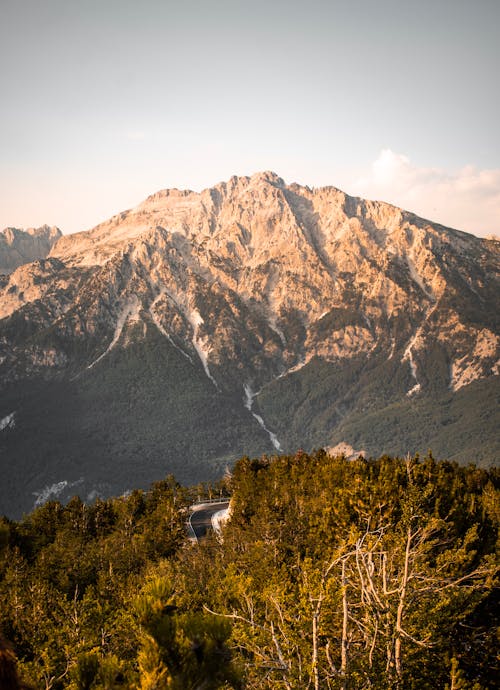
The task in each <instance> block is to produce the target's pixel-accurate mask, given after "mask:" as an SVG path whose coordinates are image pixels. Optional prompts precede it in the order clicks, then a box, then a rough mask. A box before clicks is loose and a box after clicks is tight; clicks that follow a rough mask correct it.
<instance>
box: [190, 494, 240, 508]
mask: <svg viewBox="0 0 500 690" xmlns="http://www.w3.org/2000/svg"><path fill="white" fill-rule="evenodd" d="M230 500H231V496H223V497H222V498H207V499H205V500H203V499H200V500H199V501H196V503H193V505H192V506H190V508H194V507H195V506H204V505H212V504H215V503H228V502H229V501H230Z"/></svg>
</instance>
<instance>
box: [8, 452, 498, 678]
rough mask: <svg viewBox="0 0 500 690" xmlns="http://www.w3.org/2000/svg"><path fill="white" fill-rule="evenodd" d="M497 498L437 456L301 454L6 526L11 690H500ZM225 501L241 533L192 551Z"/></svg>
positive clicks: (490, 479) (76, 503) (212, 538)
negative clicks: (203, 507)
mask: <svg viewBox="0 0 500 690" xmlns="http://www.w3.org/2000/svg"><path fill="white" fill-rule="evenodd" d="M499 491H500V471H499V470H498V469H495V468H492V469H489V470H488V469H482V468H478V467H476V466H475V465H473V464H471V465H469V466H467V467H465V466H459V465H458V464H455V463H452V462H448V461H437V460H435V459H434V458H433V457H432V455H431V454H430V453H429V454H428V456H427V457H425V458H422V457H418V456H417V457H407V458H392V457H388V456H383V457H381V458H378V459H364V458H362V457H360V458H358V459H357V460H347V459H346V458H345V457H343V456H339V457H332V456H330V455H328V454H327V453H326V452H325V451H324V450H318V451H314V452H312V453H305V452H302V451H299V452H297V453H296V454H295V455H289V456H272V457H271V456H262V457H260V458H257V459H250V458H248V457H244V458H242V459H240V460H239V461H238V462H237V463H236V464H235V466H234V469H233V471H232V472H231V473H230V474H229V473H228V474H227V475H226V476H225V477H224V479H223V480H221V481H220V482H219V483H216V484H212V485H205V484H204V485H199V486H196V487H189V488H186V487H182V486H180V485H179V484H178V483H177V482H176V481H175V479H174V478H173V477H172V476H168V477H167V478H166V479H164V480H162V481H159V482H156V483H155V484H153V485H152V486H151V488H150V490H148V491H142V490H136V491H133V492H132V493H130V494H129V495H126V496H122V497H119V498H113V499H107V500H96V501H95V502H94V503H93V504H91V505H86V504H84V503H83V502H82V501H81V500H80V499H79V498H78V497H75V498H73V499H71V500H70V501H69V503H68V504H67V505H61V504H60V503H58V502H56V501H51V502H48V503H46V504H45V505H43V506H41V507H39V508H37V509H36V510H34V511H33V512H32V513H30V514H28V515H26V516H25V517H24V518H23V519H22V520H20V521H18V522H15V521H11V520H8V519H7V518H0V634H1V641H0V686H2V688H3V687H4V686H5V687H16V686H15V684H12V685H10V686H7V680H5V678H7V675H5V678H4V680H2V675H1V674H2V673H4V674H7V671H5V669H6V668H7V666H8V665H9V664H10V667H9V669H10V671H9V672H10V673H11V675H12V676H14V675H16V677H17V679H19V683H18V685H17V687H25V688H27V687H29V688H33V689H35V690H62V689H63V688H64V689H69V690H114V689H127V690H132V689H133V688H139V689H140V690H167V689H168V690H215V689H216V688H225V689H229V688H234V689H241V690H243V689H248V690H271V689H273V690H282V689H283V690H330V689H331V690H336V689H338V690H364V689H366V690H368V689H374V690H377V689H378V690H431V689H432V690H439V689H442V690H493V689H494V688H496V687H498V686H497V682H498V677H500V669H499V661H498V632H499V607H498V593H499V589H498V584H499V561H498V546H499V542H498V526H499V518H500V501H499ZM214 495H215V496H219V495H227V496H230V497H231V504H230V517H229V519H228V521H227V523H226V524H225V526H224V527H223V529H222V531H221V532H220V533H218V534H216V533H211V534H210V535H209V536H207V537H206V538H205V539H203V540H202V541H201V542H200V543H196V542H193V541H191V540H190V539H189V538H188V533H187V529H186V522H187V518H188V514H189V506H190V505H191V504H192V503H193V502H194V501H196V500H198V499H200V498H209V497H211V496H214ZM14 664H15V666H16V668H17V671H16V672H14V670H13V669H14ZM2 668H3V669H4V670H3V671H2ZM14 682H15V681H14V680H13V681H12V683H14ZM21 682H22V683H23V685H21V684H20V683H21Z"/></svg>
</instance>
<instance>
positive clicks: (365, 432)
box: [0, 172, 500, 516]
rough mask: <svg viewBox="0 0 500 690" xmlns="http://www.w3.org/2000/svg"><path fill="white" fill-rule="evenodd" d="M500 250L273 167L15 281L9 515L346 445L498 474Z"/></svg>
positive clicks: (5, 409) (120, 218)
mask: <svg viewBox="0 0 500 690" xmlns="http://www.w3.org/2000/svg"><path fill="white" fill-rule="evenodd" d="M499 246H500V245H499V243H498V242H495V241H493V240H484V239H479V238H477V237H475V236H472V235H468V234H466V233H463V232H459V231H456V230H453V229H450V228H445V227H443V226H441V225H438V224H435V223H432V222H431V221H428V220H425V219H422V218H418V217H416V216H415V215H413V214H411V213H408V212H406V211H403V210H401V209H399V208H396V207H394V206H391V205H389V204H385V203H382V202H374V201H366V200H363V199H360V198H355V197H350V196H348V195H346V194H345V193H343V192H342V191H340V190H338V189H336V188H334V187H325V188H319V189H311V188H309V187H301V186H299V185H296V184H286V183H285V182H284V181H283V180H282V179H281V178H280V177H278V176H277V175H276V174H275V173H270V172H266V173H258V174H256V175H254V176H252V177H239V178H238V177H233V178H231V179H230V180H229V181H228V182H224V183H220V184H218V185H216V186H215V187H213V188H211V189H207V190H204V191H203V192H201V193H195V192H190V191H179V190H175V189H174V190H164V191H161V192H158V193H156V194H153V195H152V196H150V197H149V198H148V199H146V200H145V201H144V202H143V203H142V204H140V205H139V206H138V207H136V208H134V209H131V210H129V211H125V212H123V213H121V214H119V215H117V216H115V217H113V218H111V219H110V220H109V221H106V222H104V223H102V224H101V225H99V226H97V227H96V228H94V229H92V230H89V231H87V232H83V233H78V234H75V235H68V236H63V237H61V238H60V239H59V240H58V241H57V242H56V244H55V245H54V246H53V247H52V249H51V251H50V254H49V255H48V257H47V258H45V259H41V260H38V261H35V262H33V263H30V264H25V265H22V266H20V267H19V268H17V269H16V270H15V271H13V272H12V273H10V275H8V276H4V277H0V420H1V421H0V427H3V428H2V431H0V463H1V470H2V475H3V478H4V481H3V482H2V489H1V495H0V513H2V512H4V513H7V514H10V515H14V516H19V515H20V513H21V512H22V511H23V510H29V509H30V508H31V507H32V506H33V503H34V502H35V501H38V502H41V501H43V500H44V499H46V498H48V497H50V496H53V497H55V496H58V497H60V498H67V497H69V496H70V495H72V494H73V493H75V492H79V493H80V495H81V496H82V497H83V498H85V499H89V500H90V499H92V497H95V496H97V495H101V496H107V495H112V494H117V493H121V492H123V491H126V490H128V489H130V488H132V487H136V486H146V485H147V484H148V483H149V482H150V481H151V480H153V479H155V478H158V477H161V476H163V474H164V473H165V472H166V471H170V472H173V473H174V474H175V475H176V477H177V478H178V479H179V480H181V481H183V482H186V483H192V482H197V481H200V480H207V479H212V478H215V477H217V476H221V474H222V473H223V472H224V470H225V468H226V467H227V466H230V465H231V464H232V463H233V461H234V459H235V458H236V457H238V456H240V455H243V454H249V455H258V454H261V453H263V452H268V453H269V452H271V453H272V452H276V451H281V450H283V451H287V452H294V451H295V450H296V449H297V448H299V447H302V448H305V449H311V448H314V447H316V448H317V447H321V446H323V447H333V446H336V445H337V444H338V443H341V442H344V443H346V444H349V445H351V446H352V447H353V448H355V449H356V450H363V451H364V452H365V453H366V454H368V455H370V454H373V455H377V454H380V453H382V452H392V453H399V454H405V453H406V452H412V453H413V452H416V451H423V452H425V451H426V450H427V448H429V447H431V448H432V449H433V451H434V452H435V453H436V454H437V455H439V456H440V457H447V458H452V459H457V460H459V461H461V462H464V463H468V462H470V461H475V462H479V463H480V464H484V465H488V464H491V463H494V462H496V459H497V457H498V452H499V450H500V440H499V437H498V431H497V430H498V428H499V426H500V418H499V412H498V410H499V409H500V406H499V405H498V402H499V391H500V387H499V335H498V334H499V318H500V317H499V314H500V310H499V309H498V306H499V303H500V300H499V296H500V287H499V275H500V273H499V253H500V249H499Z"/></svg>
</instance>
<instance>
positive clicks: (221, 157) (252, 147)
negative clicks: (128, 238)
mask: <svg viewBox="0 0 500 690" xmlns="http://www.w3.org/2000/svg"><path fill="white" fill-rule="evenodd" d="M499 26H500V0H468V1H465V0H418V1H417V0H342V1H340V0H330V1H326V0H325V1H322V2H320V1H318V0H309V2H305V1H304V0H300V2H296V1H295V0H286V1H282V0H267V1H265V2H264V1H261V0H244V1H241V0H231V1H229V0H175V2H171V1H170V0H134V1H133V2H131V1H129V0H0V85H1V91H0V93H1V98H2V101H1V107H0V228H2V227H5V226H7V225H11V226H17V227H27V226H33V225H35V226H37V225H40V224H42V223H49V224H55V225H58V226H60V227H61V229H62V230H63V232H74V231H76V230H82V229H86V228H89V227H91V226H93V225H95V224H96V223H98V222H99V221H101V220H104V219H106V218H108V217H109V216H111V215H112V214H113V213H116V212H118V211H120V210H123V209H125V208H129V207H131V206H134V205H136V204H137V203H139V202H140V201H141V200H142V199H143V198H144V197H146V196H147V195H148V194H151V193H152V192H154V191H157V190H158V189H162V188H165V187H188V188H191V189H196V190H199V189H202V188H203V187H207V186H211V185H212V184H214V183H216V182H218V181H220V180H223V179H228V178H229V177H230V176H231V175H233V174H252V173H253V172H256V171H258V170H269V169H271V170H275V171H276V172H277V173H279V174H280V175H281V176H282V177H284V178H285V180H286V181H288V182H292V181H297V182H300V183H304V184H309V185H311V186H319V185H322V184H332V185H335V186H337V187H340V188H342V189H344V190H345V191H346V192H349V193H353V194H354V193H355V194H359V195H363V196H367V197H370V198H380V199H384V200H386V201H391V202H393V203H396V204H398V205H401V206H404V207H405V208H408V209H409V210H412V211H415V212H417V213H419V214H421V215H424V216H426V217H430V218H432V219H435V220H439V221H441V222H443V223H445V224H447V225H452V226H454V227H458V228H460V229H464V230H468V231H471V232H476V234H479V235H483V234H488V233H492V232H496V233H500V126H499V122H500V88H499V79H500V49H499V38H498V32H499Z"/></svg>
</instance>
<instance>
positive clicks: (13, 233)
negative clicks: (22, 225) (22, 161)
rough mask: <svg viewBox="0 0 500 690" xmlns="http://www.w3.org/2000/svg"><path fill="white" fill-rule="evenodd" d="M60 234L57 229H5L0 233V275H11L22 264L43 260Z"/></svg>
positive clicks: (43, 227)
mask: <svg viewBox="0 0 500 690" xmlns="http://www.w3.org/2000/svg"><path fill="white" fill-rule="evenodd" d="M61 235H62V233H61V231H60V230H59V228H56V227H49V226H48V225H42V227H41V228H28V230H19V229H18V228H5V230H2V232H0V274H3V275H5V274H7V273H11V272H12V271H13V270H15V269H16V268H17V267H18V266H22V264H27V263H30V262H31V261H36V260H37V259H44V258H45V257H46V256H47V254H48V253H49V252H50V249H51V247H52V245H53V244H54V242H56V241H57V240H58V239H59V238H60V237H61Z"/></svg>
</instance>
